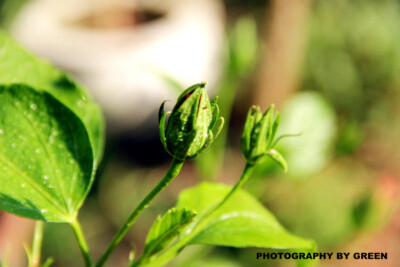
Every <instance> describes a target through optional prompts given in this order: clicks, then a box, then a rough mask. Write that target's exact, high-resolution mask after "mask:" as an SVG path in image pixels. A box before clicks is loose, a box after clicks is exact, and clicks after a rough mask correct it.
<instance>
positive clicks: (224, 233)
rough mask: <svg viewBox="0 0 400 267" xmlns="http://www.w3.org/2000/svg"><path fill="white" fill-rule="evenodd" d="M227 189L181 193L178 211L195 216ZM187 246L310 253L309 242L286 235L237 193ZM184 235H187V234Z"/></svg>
mask: <svg viewBox="0 0 400 267" xmlns="http://www.w3.org/2000/svg"><path fill="white" fill-rule="evenodd" d="M230 190H231V187H229V186H226V185H222V184H213V183H202V184H200V185H199V186H196V187H194V188H191V189H188V190H185V191H183V192H182V193H181V195H180V196H179V199H178V204H177V207H178V208H182V207H186V208H189V209H193V210H195V211H196V212H198V213H199V215H198V216H197V218H202V214H203V213H204V212H205V211H206V210H207V209H209V208H210V207H212V206H214V205H216V204H217V203H219V202H220V201H221V200H222V199H223V198H224V197H225V195H226V194H227V193H228V192H229V191H230ZM198 225H200V226H201V229H199V230H197V229H195V231H196V232H198V233H197V234H196V235H195V236H194V237H193V238H192V239H191V240H190V241H189V244H208V245H219V246H230V247H262V248H276V249H310V250H312V249H314V247H315V244H314V242H313V241H310V240H306V239H303V238H300V237H297V236H295V235H292V234H290V233H289V232H288V231H286V230H285V229H284V228H283V226H281V225H280V224H279V222H278V221H277V219H276V218H275V217H274V215H273V214H272V213H271V212H269V211H268V210H267V209H266V208H265V207H264V206H263V205H262V204H260V203H259V202H258V201H257V200H256V199H255V198H254V197H253V196H251V195H250V194H249V193H247V192H245V191H243V190H240V191H237V192H236V193H235V194H234V195H232V197H231V198H230V199H229V200H228V201H227V202H226V203H225V204H224V205H223V206H221V207H220V208H219V209H218V210H217V211H216V212H215V213H214V214H212V215H211V217H210V218H209V219H206V223H202V222H200V223H198ZM187 232H188V231H187Z"/></svg>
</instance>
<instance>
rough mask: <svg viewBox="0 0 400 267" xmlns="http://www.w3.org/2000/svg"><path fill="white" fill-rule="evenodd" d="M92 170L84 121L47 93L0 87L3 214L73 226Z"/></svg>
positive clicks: (0, 154) (90, 180) (86, 190)
mask: <svg viewBox="0 0 400 267" xmlns="http://www.w3.org/2000/svg"><path fill="white" fill-rule="evenodd" d="M93 166H94V164H93V154H92V149H91V145H90V140H89V137H88V134H87V131H86V128H85V126H84V125H83V123H82V122H81V120H80V119H79V117H77V116H76V115H75V114H74V113H73V112H72V111H70V110H69V109H68V108H67V107H65V106H64V105H63V104H62V103H60V102H59V101H58V100H57V99H55V98H54V97H53V96H52V95H50V94H49V93H47V92H38V91H36V90H34V89H31V88H29V87H27V86H25V85H11V86H0V209H2V210H5V211H7V212H10V213H14V214H17V215H20V216H23V217H27V218H32V219H40V220H45V221H51V222H69V221H72V220H74V218H75V217H76V214H77V211H78V209H79V207H80V206H81V204H82V202H83V200H84V198H85V197H86V195H87V193H88V191H89V188H90V186H91V183H92V176H93V175H92V173H93Z"/></svg>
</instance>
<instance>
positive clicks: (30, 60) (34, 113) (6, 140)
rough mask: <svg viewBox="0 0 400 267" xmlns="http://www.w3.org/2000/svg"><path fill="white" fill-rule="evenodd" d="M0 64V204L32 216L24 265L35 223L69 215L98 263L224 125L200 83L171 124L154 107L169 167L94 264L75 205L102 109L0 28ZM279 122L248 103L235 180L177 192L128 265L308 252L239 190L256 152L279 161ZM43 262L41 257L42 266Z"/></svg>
mask: <svg viewBox="0 0 400 267" xmlns="http://www.w3.org/2000/svg"><path fill="white" fill-rule="evenodd" d="M0 70H1V71H0V147H1V150H0V177H1V179H0V209H2V210H5V211H7V212H10V213H13V214H16V215H19V216H22V217H26V218H31V219H34V220H37V221H38V223H37V225H36V230H35V238H34V242H33V246H32V249H30V248H27V252H28V253H27V254H28V257H29V262H30V266H39V264H40V263H39V261H40V247H41V246H40V243H41V239H42V235H43V223H42V221H45V222H52V223H68V224H69V225H70V226H71V228H72V229H73V231H74V233H75V236H76V238H77V241H78V244H79V247H80V249H81V251H82V255H83V258H84V260H85V264H86V266H103V265H104V263H105V262H106V261H107V259H108V257H109V256H110V255H111V253H112V252H113V250H114V249H115V247H116V246H117V245H118V243H119V242H120V241H121V240H122V238H123V237H124V236H125V234H126V233H127V231H128V230H129V229H130V228H131V227H132V226H133V225H134V222H135V221H136V219H137V218H138V216H139V215H140V214H141V213H142V212H143V210H144V209H145V208H146V207H147V206H148V205H149V204H150V202H151V201H152V200H153V199H154V198H155V197H156V196H157V194H158V193H160V192H161V191H162V190H163V189H164V188H165V187H166V186H167V185H168V184H169V183H170V182H171V181H172V180H173V179H174V178H175V177H177V176H178V174H179V172H180V170H181V168H182V166H183V164H184V162H185V161H186V160H190V159H193V158H195V157H197V156H198V155H199V154H200V153H201V152H202V151H203V150H205V149H206V148H207V147H208V146H209V145H210V144H211V143H212V142H213V141H214V139H215V138H216V137H217V136H218V133H219V132H220V130H221V129H222V126H223V119H222V118H218V116H219V115H218V114H219V112H218V110H219V109H218V106H217V104H216V100H214V101H212V102H210V100H209V99H208V96H207V94H206V91H205V89H204V87H205V84H196V85H193V86H192V87H189V88H188V89H187V90H185V91H184V92H183V93H182V94H181V96H180V97H179V98H178V100H177V103H176V104H175V107H174V108H173V110H172V113H171V115H170V117H169V119H168V122H167V121H166V116H167V113H165V112H164V104H162V105H161V108H160V113H159V121H160V138H161V142H162V144H163V145H164V147H165V149H166V150H167V152H168V153H170V154H171V155H172V156H173V161H172V163H171V166H170V168H169V170H168V171H167V173H166V174H165V176H164V178H163V179H161V181H160V182H159V183H158V184H157V185H156V186H155V187H154V188H153V189H152V190H151V191H150V193H149V194H148V195H147V196H146V197H145V198H144V199H143V200H142V202H141V203H140V204H139V205H138V206H137V207H136V208H135V209H134V211H133V212H132V214H131V215H130V216H129V217H128V219H127V221H126V222H125V223H124V224H123V226H122V227H121V228H120V230H119V231H118V232H117V234H116V235H115V237H114V238H113V240H112V241H111V243H110V245H109V246H108V248H107V249H106V251H105V252H104V254H103V255H102V256H101V257H100V259H99V260H98V261H97V263H94V262H93V260H92V258H91V256H90V252H89V247H88V245H87V242H86V240H85V236H84V233H83V231H82V229H81V226H80V223H79V220H78V211H79V209H80V207H81V206H82V204H83V201H84V199H85V198H86V196H87V194H88V192H89V190H90V188H91V185H92V183H93V179H94V174H95V172H96V168H97V166H98V163H99V161H100V160H101V157H102V150H103V144H104V134H103V120H102V116H101V113H100V110H99V108H98V106H97V105H96V104H95V103H93V102H92V101H91V100H90V98H89V97H88V96H87V95H86V93H85V92H84V90H83V89H82V88H80V87H79V86H77V85H76V84H75V83H74V82H73V81H72V80H71V79H70V78H69V77H68V76H67V75H66V74H64V73H63V72H61V71H58V70H55V69H54V68H53V67H52V66H50V65H49V64H48V63H46V62H44V61H41V60H39V59H36V58H34V57H33V56H31V55H30V54H28V53H27V52H25V51H24V50H22V49H21V48H19V47H18V46H17V45H16V44H15V43H14V42H13V41H12V40H11V39H10V38H9V37H7V36H6V35H5V34H4V33H0ZM218 121H219V123H218ZM278 125H279V120H278V119H277V117H276V116H275V115H274V112H273V108H272V107H271V108H270V109H269V110H268V111H267V112H266V113H265V114H264V115H263V114H261V113H260V111H259V109H258V108H251V110H250V112H249V116H248V119H247V122H246V124H245V130H244V132H243V151H244V154H245V158H246V161H247V163H246V166H245V168H244V171H243V174H242V176H241V178H240V179H239V181H238V183H237V184H236V185H235V186H234V187H229V186H226V185H221V184H215V183H203V184H200V185H198V186H195V187H193V188H189V189H186V190H184V191H183V192H182V193H181V194H180V195H179V198H178V202H177V204H176V207H173V208H172V209H170V210H169V211H168V212H166V213H165V214H164V215H162V216H160V217H158V218H157V219H156V221H155V222H154V224H153V226H152V227H151V229H150V231H149V233H148V236H147V239H146V244H145V249H144V252H143V254H142V255H141V256H140V257H139V258H138V259H137V260H135V259H134V253H132V255H131V260H130V266H163V265H165V264H166V263H168V262H169V261H171V260H172V259H173V258H174V257H176V256H177V255H178V253H179V252H180V251H182V249H184V248H185V247H186V246H188V245H192V244H207V245H220V246H232V247H263V248H276V249H299V250H309V251H311V250H314V243H313V242H312V241H310V240H305V239H302V238H300V237H296V236H294V235H292V234H290V233H288V232H287V231H286V230H285V229H284V228H283V227H282V226H281V225H280V224H279V223H278V221H277V220H276V219H275V217H274V216H273V215H272V214H271V213H270V212H269V211H268V210H267V209H266V208H265V207H264V206H263V205H262V204H260V203H259V202H258V201H257V200H256V199H255V198H254V197H253V196H251V195H250V194H249V193H247V192H245V191H244V190H242V189H241V188H242V186H243V184H244V183H245V182H246V181H247V180H248V178H249V177H250V175H251V173H252V171H253V169H254V166H255V165H256V164H257V162H258V159H259V158H263V157H265V156H270V157H272V158H273V159H274V160H275V161H277V162H278V163H279V164H280V165H282V166H283V167H284V168H286V164H285V161H284V159H283V157H282V156H280V154H279V153H278V152H277V151H276V150H274V149H273V148H274V146H275V144H276V141H275V134H276V131H277V128H278ZM214 127H216V131H215V133H214V132H213V129H214ZM276 140H279V138H278V139H276ZM244 226H246V227H244ZM50 264H51V260H48V261H46V263H45V264H44V265H46V266H49V265H50Z"/></svg>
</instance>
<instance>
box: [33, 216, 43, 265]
mask: <svg viewBox="0 0 400 267" xmlns="http://www.w3.org/2000/svg"><path fill="white" fill-rule="evenodd" d="M43 227H44V222H43V221H36V222H35V230H34V233H33V241H32V257H31V261H30V263H29V267H38V266H40V254H41V250H42V240H43Z"/></svg>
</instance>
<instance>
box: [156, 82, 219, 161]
mask: <svg viewBox="0 0 400 267" xmlns="http://www.w3.org/2000/svg"><path fill="white" fill-rule="evenodd" d="M204 88H205V83H199V84H195V85H192V86H191V87H189V88H188V89H186V90H185V91H184V92H183V93H182V94H181V95H180V96H179V97H178V100H177V101H176V104H175V106H174V108H173V109H172V112H167V113H165V112H164V104H165V102H163V103H162V104H161V107H160V111H159V125H160V139H161V143H162V144H163V146H164V148H165V150H166V151H167V152H168V153H169V154H170V155H172V156H173V157H174V158H176V159H178V160H181V161H183V160H190V159H194V158H195V157H197V156H198V155H199V154H200V153H201V152H202V151H204V150H205V149H206V148H207V147H208V146H209V145H210V144H211V143H212V142H213V141H214V139H215V138H216V137H217V136H218V134H219V133H220V131H221V129H222V127H223V123H224V120H223V118H222V117H220V118H218V115H219V109H218V105H217V99H215V100H214V101H213V102H212V103H210V99H209V97H208V95H207V92H206V90H205V89H204ZM168 113H171V116H170V117H169V119H168V122H166V115H167V114H168ZM217 120H220V123H219V126H218V129H217V131H216V133H215V135H214V133H213V129H214V127H215V125H216V122H217ZM165 125H166V127H165Z"/></svg>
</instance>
